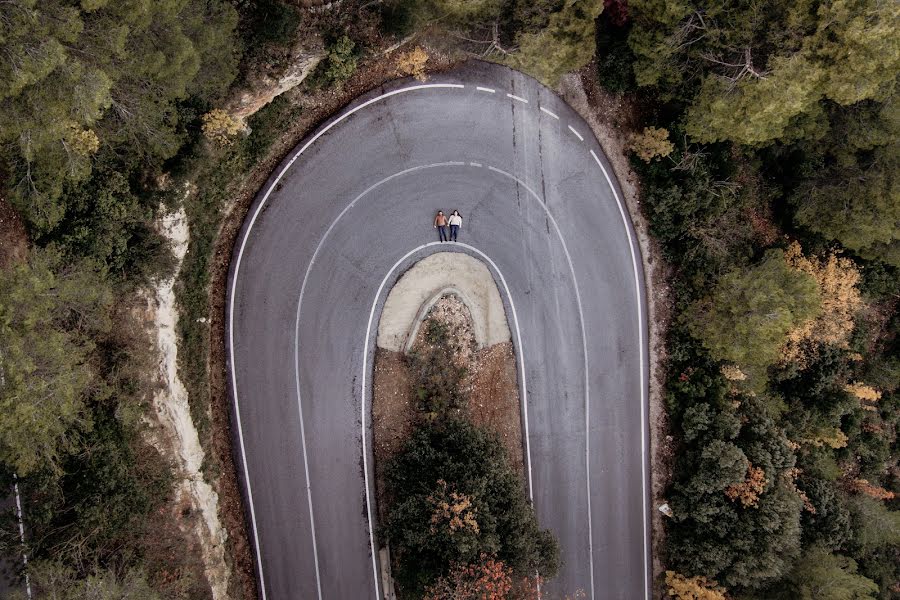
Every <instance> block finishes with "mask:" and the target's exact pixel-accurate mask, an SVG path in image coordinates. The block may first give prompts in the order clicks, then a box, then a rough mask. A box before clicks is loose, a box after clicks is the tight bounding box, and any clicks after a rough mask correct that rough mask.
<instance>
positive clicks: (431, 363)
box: [381, 318, 560, 600]
mask: <svg viewBox="0 0 900 600" xmlns="http://www.w3.org/2000/svg"><path fill="white" fill-rule="evenodd" d="M424 327H425V330H424V335H423V336H422V337H423V342H422V343H421V344H420V345H419V346H417V347H416V348H415V349H414V350H413V351H412V352H410V353H409V354H408V355H406V360H405V362H406V366H407V370H408V373H409V375H410V378H411V384H412V387H411V390H412V394H413V395H414V397H415V399H416V401H417V402H416V419H415V427H414V429H413V431H412V434H411V435H410V436H409V438H408V439H407V440H406V441H405V442H404V444H403V447H402V448H401V449H400V450H399V451H398V452H397V454H396V455H394V456H393V457H391V459H390V461H389V462H388V464H387V467H386V469H385V487H386V494H385V497H386V498H387V499H389V500H388V506H387V519H386V522H385V523H384V524H383V526H382V528H381V535H382V536H383V537H384V539H385V540H386V541H387V542H388V543H389V544H390V548H391V553H392V559H393V562H394V564H395V565H396V567H395V568H394V569H393V572H392V575H393V577H394V579H395V581H396V583H397V588H398V592H399V593H400V594H401V597H403V598H417V597H421V596H422V595H423V594H424V596H425V597H426V598H429V599H430V600H467V599H471V600H477V599H480V598H495V599H500V598H506V597H520V596H521V597H523V598H525V597H529V590H530V591H532V592H533V590H534V587H535V584H536V574H537V576H539V577H540V578H541V579H549V578H552V577H554V576H555V575H556V573H557V571H558V570H559V560H560V559H559V545H558V543H557V542H556V540H555V539H554V537H553V535H552V534H551V533H550V531H548V530H546V529H544V530H542V529H540V528H539V526H538V522H537V518H536V517H535V513H534V509H533V508H532V506H531V503H530V502H529V501H528V499H527V497H526V492H525V483H524V480H523V477H522V474H521V472H519V471H518V470H517V469H516V468H515V467H514V466H513V462H512V460H511V458H512V457H510V456H508V454H507V453H508V450H507V449H506V447H505V446H504V444H503V443H502V442H501V441H500V439H499V438H498V436H497V434H496V432H493V431H489V430H487V429H484V428H482V427H479V426H477V425H474V424H473V423H471V422H469V421H468V420H466V419H465V417H463V416H462V415H465V414H466V411H465V410H460V409H465V407H466V403H467V394H466V386H465V383H464V381H465V376H466V367H465V366H464V363H463V362H462V361H461V360H460V358H459V357H460V352H461V350H462V348H461V347H460V343H459V342H454V341H452V338H453V336H448V334H447V326H446V325H445V324H444V323H443V322H441V321H439V320H436V319H433V318H430V319H428V320H426V321H425V324H424ZM509 594H513V596H509Z"/></svg>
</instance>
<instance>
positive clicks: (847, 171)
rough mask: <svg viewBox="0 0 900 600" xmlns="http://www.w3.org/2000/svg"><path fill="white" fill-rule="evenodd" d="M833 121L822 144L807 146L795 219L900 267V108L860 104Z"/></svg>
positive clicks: (863, 253)
mask: <svg viewBox="0 0 900 600" xmlns="http://www.w3.org/2000/svg"><path fill="white" fill-rule="evenodd" d="M831 121H832V129H831V131H830V132H829V135H828V136H827V138H825V140H823V142H824V143H816V144H813V143H810V144H808V147H807V150H808V152H809V155H810V158H809V160H808V171H809V177H808V178H806V179H805V180H804V181H803V182H801V184H800V185H799V186H798V188H797V190H796V191H795V192H794V194H793V198H792V200H793V203H794V204H795V205H796V206H797V212H796V215H795V218H796V220H797V221H798V222H799V223H800V224H802V225H804V226H805V227H807V228H809V229H811V230H812V231H815V232H817V233H820V234H822V235H824V236H825V237H827V238H829V239H834V240H838V241H839V242H840V243H841V244H843V245H844V246H845V247H847V248H850V249H852V250H854V251H855V252H856V253H858V254H860V255H861V256H863V257H865V258H870V259H880V260H883V261H885V262H888V263H891V264H893V265H897V266H900V227H898V226H897V224H898V223H900V178H898V176H897V173H898V172H900V106H897V104H896V103H895V102H887V103H884V104H877V103H872V102H868V103H861V104H860V105H858V106H854V107H852V108H851V109H847V110H839V111H835V114H834V116H833V117H832V119H831Z"/></svg>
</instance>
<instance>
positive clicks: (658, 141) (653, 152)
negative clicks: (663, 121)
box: [631, 127, 675, 162]
mask: <svg viewBox="0 0 900 600" xmlns="http://www.w3.org/2000/svg"><path fill="white" fill-rule="evenodd" d="M674 149H675V145H674V144H672V142H670V141H669V130H668V129H663V128H662V127H645V128H644V131H642V132H641V133H636V134H634V135H632V136H631V151H632V152H634V153H635V154H637V155H638V158H640V159H641V160H643V161H644V162H650V161H651V160H653V159H654V158H657V157H659V156H668V155H669V154H671V153H672V150H674Z"/></svg>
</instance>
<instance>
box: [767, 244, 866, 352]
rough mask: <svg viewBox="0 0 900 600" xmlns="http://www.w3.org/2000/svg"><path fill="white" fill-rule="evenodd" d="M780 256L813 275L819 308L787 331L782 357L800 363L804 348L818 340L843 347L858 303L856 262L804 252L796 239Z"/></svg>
mask: <svg viewBox="0 0 900 600" xmlns="http://www.w3.org/2000/svg"><path fill="white" fill-rule="evenodd" d="M784 256H785V260H786V261H787V263H788V265H789V266H790V267H791V268H792V269H794V270H796V271H800V272H802V273H806V274H807V275H810V276H811V277H812V278H813V279H815V281H816V284H818V286H819V292H820V295H821V297H822V311H821V312H820V313H819V315H818V316H817V317H815V318H813V319H810V320H809V321H806V322H805V323H802V324H801V325H799V326H798V327H796V328H794V329H793V330H791V331H790V332H789V333H788V340H787V342H786V343H785V345H784V348H783V351H782V360H783V361H784V362H801V363H803V362H804V359H805V358H806V357H805V349H804V348H807V347H812V348H815V346H817V345H819V344H833V345H836V346H839V347H842V348H846V347H847V341H848V339H849V338H850V334H851V333H852V332H853V318H854V316H855V315H856V312H857V311H858V310H859V309H860V307H861V306H862V297H861V296H860V293H859V289H857V287H856V285H857V283H859V279H860V274H859V270H858V269H857V268H856V265H854V264H853V261H851V260H850V259H848V258H842V257H839V256H837V255H836V254H834V253H832V254H829V255H828V256H826V257H824V258H818V257H808V256H804V255H803V250H802V249H801V247H800V244H798V243H797V242H794V243H793V244H791V245H790V247H788V249H787V251H786V252H785V253H784Z"/></svg>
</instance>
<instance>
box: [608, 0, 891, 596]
mask: <svg viewBox="0 0 900 600" xmlns="http://www.w3.org/2000/svg"><path fill="white" fill-rule="evenodd" d="M623 4H624V3H623ZM620 8H622V10H619V11H618V12H617V13H615V17H616V18H615V19H614V18H612V17H611V15H610V14H607V15H605V16H604V17H601V20H600V33H599V35H598V40H599V42H600V44H599V47H598V58H599V60H598V71H599V73H598V74H599V78H600V83H601V84H602V85H604V86H605V87H607V88H608V89H611V90H614V91H618V92H625V93H626V94H627V96H629V97H630V98H632V99H633V100H634V102H636V104H637V106H638V108H639V110H640V112H641V115H642V117H643V119H644V120H645V124H646V125H647V126H648V127H652V129H651V130H648V131H645V132H644V133H643V134H638V135H636V136H635V144H634V146H635V150H636V151H640V150H643V152H642V154H641V156H640V158H639V157H638V156H635V157H634V159H633V166H634V168H635V169H636V170H637V171H638V173H639V174H640V176H641V179H642V199H643V201H644V207H645V211H646V216H647V217H648V219H649V222H650V227H651V231H652V233H653V234H654V237H655V238H656V239H657V240H658V241H659V243H660V245H661V248H662V252H663V253H664V255H665V257H666V259H667V260H668V262H669V263H670V265H671V267H672V269H673V276H672V281H671V283H672V295H673V301H674V310H673V311H672V321H671V324H670V329H669V336H668V353H669V365H668V373H669V375H668V381H667V384H666V388H667V395H666V401H667V405H668V408H669V414H670V417H671V422H672V427H673V429H674V431H675V432H676V433H678V447H677V449H676V450H675V452H676V456H677V459H676V467H675V472H674V473H673V483H672V486H671V488H670V490H669V500H670V504H671V507H672V509H673V517H672V518H671V520H669V522H668V524H667V544H666V545H667V547H666V549H665V550H666V552H665V555H666V557H667V564H668V566H669V568H670V569H672V570H673V572H672V573H671V574H670V576H669V577H668V583H669V590H670V592H671V593H672V595H675V596H678V597H682V598H689V597H691V598H693V597H697V596H692V595H690V592H689V591H688V590H689V589H691V586H694V590H695V592H696V590H697V589H702V590H704V591H703V593H704V594H708V595H705V596H703V597H709V598H713V597H722V592H723V589H722V588H727V589H728V590H729V591H730V592H731V594H733V595H734V596H737V597H748V598H751V597H752V598H756V597H759V598H774V597H779V598H780V597H784V598H869V597H881V598H892V597H896V596H897V594H898V593H900V588H898V581H900V512H898V510H897V509H898V506H897V500H896V493H897V492H898V491H900V478H898V474H900V473H898V468H897V458H898V447H897V425H898V415H900V413H898V396H897V387H898V384H900V368H898V367H900V363H898V354H897V334H898V330H900V319H898V316H897V311H896V308H897V300H898V298H900V284H898V271H897V267H898V266H900V261H898V256H897V251H898V250H900V226H898V225H900V220H898V219H900V190H898V187H897V186H898V182H897V157H898V156H900V154H898V150H900V145H898V141H900V121H898V119H897V115H898V114H900V113H898V112H897V105H896V102H895V101H894V99H895V98H894V97H895V95H896V92H897V77H898V72H900V71H898V67H900V46H898V41H897V40H898V37H900V36H898V34H900V9H898V7H897V5H896V4H893V3H882V2H877V1H866V0H861V1H834V2H799V3H782V2H762V3H739V4H729V5H727V6H725V5H722V4H721V3H716V2H693V3H690V4H686V3H679V2H670V1H668V0H660V1H655V0H647V1H643V0H642V1H633V2H629V3H628V6H627V8H624V6H622V7H620ZM605 57H615V58H614V60H613V59H612V58H605ZM623 64H628V65H629V66H630V68H625V67H624V66H623ZM660 130H664V131H667V133H668V136H663V140H664V141H666V142H667V143H666V144H662V145H660V144H659V143H658V141H659V136H658V135H651V134H654V133H655V132H657V131H660ZM648 136H650V139H649V140H648ZM669 140H670V141H669ZM654 141H655V142H656V143H654ZM648 147H649V148H651V149H652V148H654V147H657V148H658V149H657V150H656V151H651V152H649V153H648V152H647V150H646V149H647V148H648ZM654 156H655V158H654Z"/></svg>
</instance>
